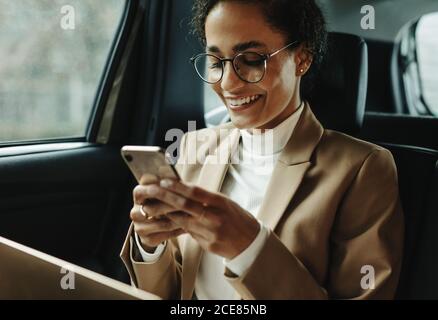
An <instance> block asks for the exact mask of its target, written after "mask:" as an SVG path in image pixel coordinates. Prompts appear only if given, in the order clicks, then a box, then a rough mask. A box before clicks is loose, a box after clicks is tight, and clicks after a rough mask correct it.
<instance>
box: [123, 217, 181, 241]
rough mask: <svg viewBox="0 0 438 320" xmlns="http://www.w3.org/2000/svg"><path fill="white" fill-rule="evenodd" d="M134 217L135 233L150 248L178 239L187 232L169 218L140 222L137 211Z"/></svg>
mask: <svg viewBox="0 0 438 320" xmlns="http://www.w3.org/2000/svg"><path fill="white" fill-rule="evenodd" d="M131 215H134V218H135V219H133V221H134V231H135V232H136V233H137V234H138V236H139V237H140V240H141V242H142V244H143V245H146V246H148V247H156V246H158V245H159V244H160V243H162V242H163V241H166V240H168V239H170V238H173V237H177V236H179V235H181V234H183V233H184V232H185V231H184V230H183V229H181V228H180V226H178V225H177V224H175V223H174V222H173V221H172V220H170V219H168V218H159V219H158V218H154V219H145V218H144V217H143V220H140V219H139V218H140V217H139V216H138V215H137V213H136V211H134V213H132V214H131Z"/></svg>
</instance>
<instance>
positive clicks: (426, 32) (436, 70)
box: [416, 13, 438, 116]
mask: <svg viewBox="0 0 438 320" xmlns="http://www.w3.org/2000/svg"><path fill="white" fill-rule="evenodd" d="M416 39H417V59H418V65H419V75H420V84H421V90H422V96H423V99H424V103H425V104H426V106H427V107H428V109H430V112H431V113H433V114H434V115H436V116H438V13H432V14H428V15H425V16H423V17H422V18H421V19H420V20H419V22H418V25H417V29H416Z"/></svg>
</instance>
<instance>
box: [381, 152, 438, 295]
mask: <svg viewBox="0 0 438 320" xmlns="http://www.w3.org/2000/svg"><path fill="white" fill-rule="evenodd" d="M383 146H384V147H386V148H388V149H389V150H391V152H392V154H393V155H394V159H395V162H396V164H397V169H398V176H399V186H400V197H401V202H402V206H403V210H404V216H405V241H404V254H403V265H402V271H401V275H400V281H399V286H398V290H397V298H398V299H424V298H425V299H438V273H437V270H438V232H437V231H438V230H437V227H438V201H437V199H438V151H434V150H430V149H423V148H418V147H411V146H403V145H388V144H383Z"/></svg>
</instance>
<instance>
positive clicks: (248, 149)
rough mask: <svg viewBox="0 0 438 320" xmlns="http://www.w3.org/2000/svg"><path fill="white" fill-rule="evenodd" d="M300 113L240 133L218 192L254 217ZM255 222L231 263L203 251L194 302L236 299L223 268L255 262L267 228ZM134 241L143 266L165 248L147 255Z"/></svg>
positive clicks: (239, 273)
mask: <svg viewBox="0 0 438 320" xmlns="http://www.w3.org/2000/svg"><path fill="white" fill-rule="evenodd" d="M302 110H303V107H302V106H301V107H300V108H299V109H298V110H297V111H296V112H294V113H293V114H292V115H291V116H289V117H288V118H287V119H286V120H284V121H283V122H282V123H280V124H279V125H278V126H276V127H275V128H274V129H272V130H267V131H265V132H261V131H259V130H240V134H241V139H240V143H239V148H237V149H236V153H235V154H234V155H233V157H232V163H231V164H230V165H229V168H228V171H227V174H226V176H225V179H224V183H223V184H222V189H221V193H223V194H225V195H227V196H228V197H229V198H230V199H231V200H233V201H235V202H236V203H238V204H239V205H240V206H241V207H242V208H243V209H245V210H247V211H248V212H250V213H251V214H252V215H253V216H254V217H255V218H257V217H258V215H259V208H260V206H261V204H262V201H263V198H264V195H265V191H266V187H267V185H268V183H269V180H270V177H271V175H272V171H273V169H274V166H275V164H276V162H277V160H278V157H279V156H280V153H281V152H282V150H283V149H284V147H285V146H286V144H287V142H288V141H289V138H290V137H291V135H292V133H293V130H294V129H295V127H296V124H297V122H298V119H299V117H300V115H301V112H302ZM260 146H261V147H260ZM237 156H238V158H237ZM236 159H238V160H236ZM258 221H259V223H260V226H261V227H260V231H259V233H258V235H257V237H256V239H255V240H254V241H253V242H252V243H251V244H250V246H249V247H248V248H246V249H245V250H244V251H243V252H242V253H241V254H239V255H238V256H237V257H235V258H233V259H232V260H227V259H224V258H222V257H220V256H218V255H215V254H212V253H210V252H207V251H204V253H203V255H202V259H201V264H200V266H199V271H198V274H197V277H196V281H195V294H196V296H197V298H198V299H216V300H222V299H230V300H231V299H235V298H237V296H236V295H235V292H234V288H233V287H232V286H231V285H230V284H229V283H228V282H227V281H226V280H225V278H224V267H227V268H228V269H229V270H231V271H232V272H233V273H234V274H236V275H237V276H242V275H243V274H244V273H245V272H246V271H247V270H248V269H249V267H250V266H251V264H252V263H253V262H254V261H255V259H256V257H257V255H258V254H259V252H260V251H261V249H262V248H263V245H264V243H265V241H266V239H267V237H268V229H267V228H266V227H265V226H264V225H263V223H262V222H261V221H260V220H258ZM135 238H136V242H137V246H138V247H139V249H140V253H141V256H142V258H143V260H144V262H146V263H154V262H155V261H156V260H158V259H159V257H160V256H161V254H162V252H163V251H164V249H165V243H163V244H161V245H160V246H159V247H158V248H157V250H156V251H155V252H154V253H153V254H150V253H147V252H146V251H144V250H142V248H141V245H140V241H139V239H138V236H137V235H136V237H135Z"/></svg>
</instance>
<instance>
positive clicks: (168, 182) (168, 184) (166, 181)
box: [160, 179, 173, 188]
mask: <svg viewBox="0 0 438 320" xmlns="http://www.w3.org/2000/svg"><path fill="white" fill-rule="evenodd" d="M172 185H173V181H172V180H169V179H163V180H161V181H160V186H161V187H163V188H169V187H171V186H172Z"/></svg>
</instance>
